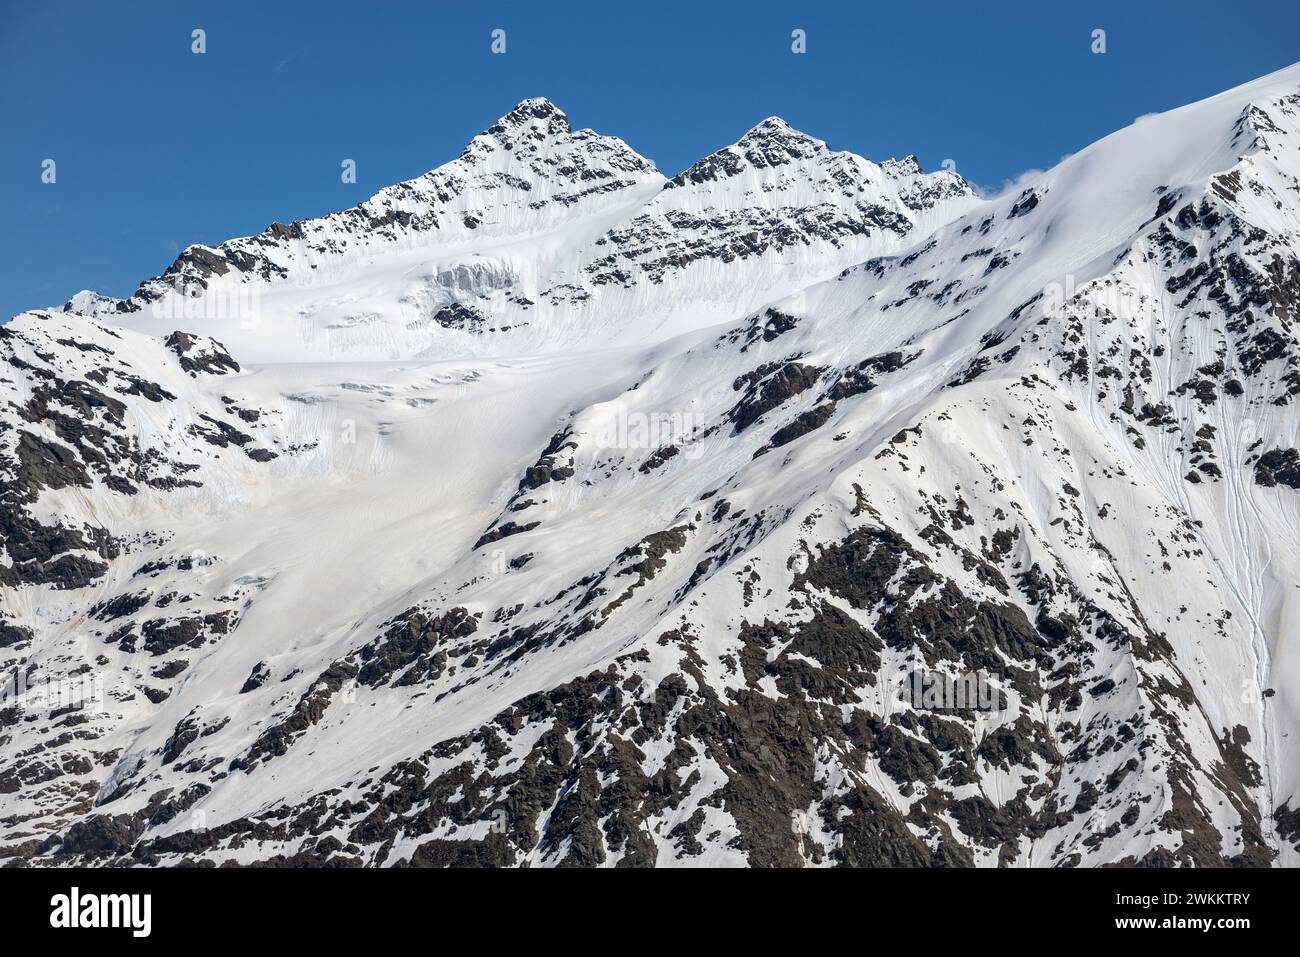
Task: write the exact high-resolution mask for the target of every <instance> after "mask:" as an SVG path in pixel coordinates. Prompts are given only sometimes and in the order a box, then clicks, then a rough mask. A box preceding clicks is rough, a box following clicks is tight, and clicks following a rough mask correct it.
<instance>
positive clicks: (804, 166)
mask: <svg viewBox="0 0 1300 957" xmlns="http://www.w3.org/2000/svg"><path fill="white" fill-rule="evenodd" d="M705 170H714V171H719V170H723V171H726V175H725V176H720V175H713V174H712V173H707V174H706V173H705V172H704V171H705ZM976 202H977V200H976V199H975V197H974V193H973V190H971V188H970V187H969V185H968V184H966V183H965V181H964V180H962V179H961V177H959V176H957V175H956V174H955V173H951V172H946V171H944V172H940V173H934V174H925V173H923V172H921V170H920V168H919V166H918V165H917V164H916V163H915V161H914V160H910V161H902V162H898V163H890V164H888V165H887V166H885V167H881V166H877V165H876V164H874V163H871V162H869V161H868V160H865V159H862V158H861V157H858V156H855V155H853V154H851V153H837V152H832V151H831V150H830V149H828V148H827V146H826V144H825V143H823V142H821V141H820V140H816V139H814V138H812V137H809V136H806V135H805V134H802V133H799V132H797V131H795V130H792V129H791V128H790V127H789V126H788V125H787V124H785V123H784V122H783V121H781V120H778V119H775V118H772V119H768V120H765V121H763V123H760V124H759V125H758V126H756V127H755V128H754V129H753V130H751V131H750V132H749V133H747V134H746V135H745V136H744V137H742V138H741V140H740V141H739V142H738V143H737V144H735V145H734V146H731V147H727V148H725V149H723V150H720V151H719V152H717V153H715V154H713V155H712V156H710V157H708V158H707V159H705V160H702V161H701V162H700V163H699V164H696V165H695V166H693V167H692V168H691V169H690V170H687V171H686V172H685V173H683V174H682V175H681V176H679V177H677V178H676V179H674V180H672V181H666V180H665V179H664V178H663V176H662V175H661V174H660V173H659V172H658V171H657V170H656V169H655V168H654V166H653V164H651V163H650V162H649V161H648V160H646V159H644V158H643V157H641V156H639V155H638V154H637V153H635V152H634V151H633V150H632V149H630V148H629V147H628V146H627V145H626V144H625V143H624V142H623V141H622V140H619V139H616V138H614V137H608V136H601V135H599V134H597V133H594V132H592V131H591V130H577V131H575V130H573V129H572V128H571V127H570V125H569V122H568V118H567V117H566V116H565V114H564V113H563V112H561V111H560V110H559V109H558V108H557V107H555V106H554V105H553V104H552V103H550V102H549V101H547V100H545V99H531V100H525V101H524V102H522V103H520V104H519V105H518V106H517V107H516V108H515V109H513V110H512V111H510V112H509V113H507V114H506V115H505V116H503V117H502V118H501V119H500V120H498V121H497V122H496V123H494V124H492V125H491V126H490V127H488V129H487V130H485V131H484V132H483V133H482V134H480V135H479V136H476V137H475V138H474V139H473V140H472V141H471V142H470V144H469V145H468V146H467V147H466V148H465V150H464V152H463V153H462V154H461V155H460V156H459V157H458V158H457V159H455V160H453V161H452V162H450V163H448V164H446V165H444V166H441V167H438V168H437V169H435V170H433V171H431V172H429V173H426V174H425V175H423V176H420V177H417V178H416V179H413V180H409V181H407V182H404V183H398V184H396V185H394V186H390V187H386V188H385V189H382V190H380V191H379V192H378V193H377V194H376V195H375V196H373V197H372V198H370V199H369V200H367V201H365V202H363V203H361V204H359V205H358V206H356V207H353V208H352V209H349V210H345V211H343V212H341V213H335V214H331V215H329V216H325V217H322V218H320V219H313V220H303V221H299V222H294V223H290V224H287V225H286V224H282V223H274V224H272V225H271V226H270V227H269V228H268V229H267V230H266V231H265V232H263V233H261V234H260V235H258V236H252V237H247V238H244V239H236V240H231V241H230V242H227V243H223V244H221V245H220V246H216V247H208V246H191V247H190V248H189V249H187V250H186V251H185V252H184V253H182V254H181V256H180V257H179V258H178V259H177V260H176V262H175V263H173V264H172V266H171V267H170V268H169V269H168V270H167V271H166V272H165V273H164V274H163V275H162V276H160V277H158V278H156V279H150V280H147V281H146V282H144V283H143V284H142V285H141V286H140V289H139V290H138V291H137V292H136V293H135V294H133V295H132V296H131V297H129V298H127V299H125V300H121V301H115V300H107V299H105V298H103V297H100V296H97V295H95V294H93V293H79V294H78V295H77V296H76V297H74V298H73V299H72V300H70V301H69V302H68V303H67V304H65V306H64V310H65V311H70V312H80V313H82V314H86V315H93V316H98V317H101V318H104V319H106V320H108V321H112V322H118V323H122V324H125V325H127V326H129V327H131V328H136V329H140V330H142V331H147V332H150V333H153V334H161V333H162V332H164V331H165V327H167V326H168V325H169V324H174V322H175V320H176V319H178V318H181V319H185V318H195V317H197V318H201V319H203V320H204V321H205V322H206V323H208V326H207V328H208V329H209V331H211V332H212V334H213V335H215V336H217V337H218V338H220V339H222V341H223V342H227V343H228V344H230V347H231V348H232V349H235V350H236V351H237V352H239V353H240V354H241V355H243V356H244V357H245V358H246V360H248V361H264V362H269V361H289V360H293V359H309V358H310V359H313V360H320V359H330V360H333V359H396V358H403V357H408V356H414V355H454V354H479V355H483V354H489V355H491V354H520V353H528V352H536V351H538V350H539V349H550V348H573V347H574V346H577V345H591V344H594V343H599V342H617V341H628V340H642V341H644V340H648V339H656V338H659V339H662V338H667V337H669V336H671V335H675V334H678V333H680V332H683V331H689V330H691V329H694V328H698V327H700V326H701V325H714V324H717V323H720V322H725V321H728V320H731V319H735V318H738V317H739V316H741V315H744V314H745V313H746V312H748V311H752V310H753V309H754V308H757V307H758V306H760V305H762V304H763V303H764V302H766V301H769V300H771V299H772V298H776V297H778V296H781V295H784V294H786V293H788V292H789V291H791V290H792V289H794V288H797V286H798V285H800V284H803V283H807V282H809V281H813V280H816V279H819V278H827V277H829V276H833V275H834V274H835V273H836V272H838V271H839V270H841V269H843V268H845V267H846V266H848V265H851V264H852V263H854V262H858V261H860V260H861V259H863V258H866V257H867V256H870V255H874V254H878V253H881V252H886V251H889V250H893V249H899V248H902V247H904V246H906V245H909V244H911V243H914V242H916V241H917V240H918V239H919V238H920V236H921V235H923V234H924V233H925V232H926V231H928V230H930V229H932V228H934V226H936V225H938V224H940V223H942V222H946V221H947V220H949V219H951V218H953V217H954V216H955V215H957V214H958V213H959V212H960V211H962V210H964V209H967V208H969V207H970V206H971V205H973V204H975V203H976ZM679 273H680V274H681V275H680V276H678V274H679ZM469 274H473V275H481V276H484V277H487V278H486V279H485V282H484V284H483V285H480V286H465V285H464V284H458V285H455V286H448V285H446V284H445V283H444V282H443V277H445V276H447V275H457V276H462V277H463V276H465V275H469ZM668 275H672V276H673V277H674V278H675V279H677V280H679V281H674V282H673V283H672V284H671V285H672V287H673V288H672V289H668V288H665V287H664V280H665V277H666V276H668ZM688 289H689V290H694V293H693V294H692V295H688V296H685V297H683V296H682V295H681V293H682V291H683V290H688ZM650 315H653V319H648V318H647V317H648V316H650ZM635 316H640V317H641V318H639V319H635V318H629V317H635Z"/></svg>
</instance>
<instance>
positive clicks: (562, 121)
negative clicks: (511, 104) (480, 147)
mask: <svg viewBox="0 0 1300 957" xmlns="http://www.w3.org/2000/svg"><path fill="white" fill-rule="evenodd" d="M529 128H534V129H539V130H540V129H544V130H545V132H547V133H568V132H570V129H569V117H568V116H567V115H565V113H564V111H563V110H561V109H560V108H559V107H558V106H556V105H555V104H554V103H552V102H551V101H550V100H548V99H547V98H546V97H544V96H534V97H530V98H529V99H526V100H521V101H520V102H519V104H518V105H516V106H515V108H514V109H513V110H511V111H510V112H509V113H507V114H506V115H505V116H503V117H501V118H500V119H499V120H497V121H496V122H495V123H493V124H492V125H491V126H489V127H488V128H487V130H486V132H487V133H490V134H501V133H510V132H512V131H517V130H524V129H529Z"/></svg>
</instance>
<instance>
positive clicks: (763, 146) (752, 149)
mask: <svg viewBox="0 0 1300 957" xmlns="http://www.w3.org/2000/svg"><path fill="white" fill-rule="evenodd" d="M829 152H830V151H829V150H828V149H827V147H826V144H825V143H824V142H822V141H821V140H819V139H815V138H814V137H811V136H809V135H808V134H807V133H803V132H800V131H799V130H796V129H795V128H794V127H792V126H791V125H790V124H789V123H787V122H786V121H785V120H783V119H781V117H779V116H769V117H768V118H767V119H765V120H763V121H762V122H761V123H759V124H758V125H757V126H754V127H752V128H751V129H750V130H749V131H748V132H747V133H745V135H744V136H742V137H741V138H740V139H739V140H737V141H736V142H735V143H734V144H733V145H731V146H727V147H724V148H723V149H720V150H718V151H717V152H716V153H711V154H709V155H708V156H706V157H705V158H704V159H702V160H700V161H699V162H698V163H696V164H695V165H694V166H692V167H691V168H690V169H688V170H685V171H684V172H682V173H680V174H679V175H678V176H677V177H676V178H674V179H673V180H672V183H673V184H674V185H676V186H682V185H685V184H686V183H687V182H691V183H702V182H706V181H708V180H716V179H726V178H729V177H731V176H735V175H736V174H738V173H740V172H742V171H744V170H746V169H771V168H775V167H778V166H785V165H787V164H788V163H790V162H793V161H796V160H801V159H806V158H808V157H810V156H813V155H816V154H818V153H829Z"/></svg>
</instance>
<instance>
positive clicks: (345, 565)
mask: <svg viewBox="0 0 1300 957" xmlns="http://www.w3.org/2000/svg"><path fill="white" fill-rule="evenodd" d="M1298 177H1300V68H1292V69H1290V70H1287V71H1283V72H1281V73H1279V74H1275V75H1273V76H1270V77H1266V78H1264V79H1262V80H1260V81H1257V82H1255V83H1253V84H1250V85H1247V86H1245V87H1241V88H1239V89H1237V90H1233V91H1230V92H1228V93H1226V94H1223V95H1221V96H1219V97H1216V98H1214V99H1212V100H1207V101H1205V102H1203V103H1198V104H1193V105H1191V106H1189V107H1185V108H1183V109H1181V110H1176V111H1173V112H1171V113H1168V114H1162V115H1160V116H1155V117H1148V118H1144V119H1143V120H1141V121H1140V122H1138V123H1137V124H1135V125H1134V126H1132V127H1129V128H1127V129H1125V130H1121V131H1120V132H1118V133H1116V134H1113V135H1112V136H1110V137H1108V138H1106V139H1105V140H1102V141H1100V142H1098V143H1097V144H1094V145H1093V146H1092V147H1090V148H1089V149H1087V150H1084V151H1081V152H1080V153H1078V154H1076V155H1074V156H1072V157H1071V158H1069V159H1067V160H1066V161H1064V162H1063V163H1062V164H1061V165H1060V166H1058V167H1056V168H1055V169H1053V170H1051V171H1049V172H1047V173H1045V174H1043V175H1042V176H1041V177H1040V178H1039V179H1037V180H1036V181H1035V182H1034V183H1032V184H1030V185H1028V186H1026V187H1024V188H1021V189H1018V190H1016V191H1014V192H1012V193H1010V194H1008V195H1006V196H1003V197H999V198H993V199H980V198H977V197H975V196H974V195H973V193H972V192H971V190H970V188H969V187H968V186H967V185H966V184H965V183H964V182H962V181H961V180H960V178H959V177H956V176H955V174H951V173H936V174H925V173H923V172H922V171H921V168H920V165H919V164H918V163H917V161H916V160H915V158H912V157H908V158H905V159H903V160H895V161H888V162H885V163H882V164H880V165H876V164H874V163H870V162H869V161H867V160H864V159H862V158H860V157H855V156H852V155H851V154H847V153H837V152H833V151H831V150H830V149H829V148H828V147H827V146H826V144H824V143H822V142H821V141H819V140H816V139H814V138H812V137H809V136H806V135H804V134H802V133H799V132H797V131H794V130H792V129H790V128H789V127H788V126H787V125H786V124H785V123H783V122H782V121H780V120H776V119H770V120H765V121H764V122H763V123H761V124H759V125H758V126H757V127H755V128H754V129H753V130H751V131H750V132H749V133H748V134H746V136H744V137H743V138H742V139H741V140H740V141H739V142H738V143H737V144H735V145H734V146H731V147H727V148H725V149H723V150H720V151H718V152H717V153H715V154H713V155H711V156H709V157H706V158H705V159H703V160H701V161H700V162H699V163H697V164H695V165H694V166H692V167H691V168H690V169H688V170H686V171H684V172H682V173H681V174H680V175H678V176H676V177H674V178H673V179H671V180H666V179H664V178H663V177H662V176H660V174H659V173H658V172H656V171H655V170H654V169H653V167H652V166H651V165H650V164H649V163H648V162H646V161H645V160H643V159H641V158H640V157H638V156H637V155H636V154H635V153H633V152H632V151H631V150H630V149H629V148H628V147H627V146H626V145H625V144H623V143H622V142H621V141H618V140H615V139H612V138H608V137H603V136H599V135H597V134H595V133H592V132H590V131H586V130H583V131H576V132H575V131H574V130H573V129H572V128H571V127H570V125H569V123H568V120H567V119H566V118H565V116H564V114H563V113H561V112H560V111H559V110H558V109H556V108H555V107H554V106H553V105H552V104H550V103H549V102H547V101H544V100H529V101H526V102H525V103H522V104H520V106H519V107H518V108H516V109H515V110H513V111H512V112H511V113H509V114H508V115H507V116H505V117H503V118H502V119H501V120H500V121H499V122H498V123H496V124H494V125H493V126H492V127H490V128H489V129H488V130H487V131H486V132H485V133H484V134H482V135H481V136H479V137H477V138H476V139H475V140H474V141H473V143H471V144H470V146H469V147H468V148H467V149H466V151H465V153H464V154H462V156H461V157H460V158H459V159H457V160H455V161H454V162H453V163H451V164H448V165H447V166H444V167H441V168H439V169H438V170H435V171H433V172H432V173H429V174H426V176H424V177H420V178H418V179H416V180H412V181H410V182H409V183H404V184H399V185H398V186H395V187H391V188H389V189H386V190H384V191H381V192H380V193H379V194H378V195H377V196H376V197H374V198H373V199H371V200H369V201H367V202H366V203H363V204H361V205H360V206H358V207H355V208H354V209H352V210H348V211H346V212H343V213H339V214H335V215H333V216H329V217H325V218H323V219H320V220H312V221H304V222H299V223H293V224H289V225H284V224H275V225H273V226H272V227H271V228H270V229H268V230H267V231H266V233H264V234H262V235H261V236H259V237H253V238H250V239H243V240H235V241H232V242H230V243H226V244H223V245H222V246H220V247H213V248H206V247H192V248H191V249H190V250H187V252H186V253H185V254H184V255H183V256H182V257H181V258H180V259H179V260H178V261H177V263H176V264H174V265H173V267H172V268H171V269H170V270H169V271H168V272H167V273H166V274H164V276H162V277H159V278H157V279H152V280H149V281H147V282H145V283H144V284H142V286H141V287H140V290H139V291H138V292H137V293H136V294H134V295H133V296H132V297H130V298H128V299H125V300H120V301H116V300H107V299H104V298H103V297H98V296H95V295H94V294H90V293H83V294H78V296H77V297H74V299H73V300H72V301H70V302H69V303H68V304H67V306H65V307H64V309H63V310H62V311H55V312H36V313H29V314H25V315H23V316H20V317H18V318H17V319H16V320H14V321H13V322H12V323H10V324H8V325H6V326H4V327H0V361H3V366H0V369H3V371H0V399H2V401H0V475H3V490H2V493H0V523H2V526H0V527H3V531H4V551H3V554H0V665H3V667H4V669H5V673H6V674H7V675H12V676H13V678H12V680H11V681H10V683H9V686H7V687H6V690H5V692H4V695H3V700H0V856H3V857H4V858H8V859H10V860H11V861H21V862H23V863H26V864H30V865H67V864H85V863H100V864H108V863H113V864H139V865H147V864H156V863H179V862H195V861H200V860H202V861H210V862H212V863H215V864H227V863H230V864H253V863H280V864H290V865H298V866H315V865H326V866H522V865H529V866H555V865H585V866H596V865H618V866H652V865H661V866H667V865H694V864H744V865H750V866H775V865H808V866H833V865H847V866H861V865H892V866H1012V865H1022V866H1023V865H1028V866H1096V865H1101V864H1130V865H1132V864H1142V865H1155V866H1173V865H1192V866H1216V865H1247V866H1266V865H1270V864H1290V865H1294V864H1296V863H1297V862H1300V827H1297V824H1296V819H1297V808H1300V794H1297V791H1300V765H1298V764H1297V762H1296V759H1295V756H1294V754H1293V753H1292V751H1290V750H1288V748H1287V746H1286V743H1285V742H1286V741H1287V740H1288V738H1289V736H1290V735H1292V734H1295V733H1300V727H1297V722H1296V719H1295V717H1294V716H1295V715H1296V714H1298V713H1300V701H1298V700H1297V698H1296V695H1297V693H1298V692H1297V691H1296V690H1295V689H1296V688H1297V687H1300V683H1297V681H1296V680H1288V679H1287V676H1288V675H1290V676H1291V677H1292V678H1293V679H1294V678H1300V658H1298V657H1297V654H1296V651H1295V645H1296V642H1295V641H1294V638H1295V637H1296V635H1297V633H1298V631H1297V629H1298V628H1300V624H1297V622H1298V620H1300V619H1298V617H1297V616H1298V615H1300V611H1298V605H1297V601H1298V600H1300V594H1298V593H1297V585H1296V583H1297V582H1298V581H1300V534H1297V529H1296V525H1295V515H1296V514H1297V505H1298V504H1300V499H1298V498H1297V497H1296V496H1297V495H1300V491H1298V490H1297V486H1298V485H1300V480H1298V479H1297V475H1298V474H1300V466H1298V465H1297V452H1296V449H1297V448H1298V447H1300V418H1298V417H1297V414H1296V407H1297V406H1296V403H1297V402H1300V398H1298V397H1297V394H1298V393H1300V342H1298V341H1297V331H1296V330H1297V328H1300V326H1298V325H1297V323H1300V186H1298V185H1297V183H1298V182H1300V178H1298ZM417 264H418V268H416V267H417ZM313 272H316V273H319V276H320V278H319V279H317V278H314V277H313ZM398 277H401V278H398ZM232 304H233V307H232ZM228 307H232V308H228ZM281 348H282V349H284V350H285V353H284V354H283V355H281V356H280V358H279V360H277V361H276V362H274V363H269V359H270V358H271V356H270V355H269V354H268V353H270V352H273V351H274V350H275V349H281ZM329 358H332V359H336V360H360V359H365V360H377V359H386V360H389V361H384V362H377V361H367V362H357V361H335V362H332V363H326V362H321V361H318V360H322V359H329ZM291 359H298V360H302V361H286V360H291ZM307 360H312V361H310V362H308V361H307Z"/></svg>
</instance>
